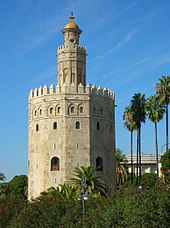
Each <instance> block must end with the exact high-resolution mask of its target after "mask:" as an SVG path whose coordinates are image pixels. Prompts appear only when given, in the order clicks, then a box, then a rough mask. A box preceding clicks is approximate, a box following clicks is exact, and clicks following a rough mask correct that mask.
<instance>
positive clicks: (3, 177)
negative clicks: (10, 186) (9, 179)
mask: <svg viewBox="0 0 170 228" xmlns="http://www.w3.org/2000/svg"><path fill="white" fill-rule="evenodd" d="M4 179H5V175H4V174H3V173H1V172H0V181H1V180H2V181H3V180H4Z"/></svg>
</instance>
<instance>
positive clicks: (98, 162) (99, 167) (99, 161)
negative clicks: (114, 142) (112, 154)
mask: <svg viewBox="0 0 170 228" xmlns="http://www.w3.org/2000/svg"><path fill="white" fill-rule="evenodd" d="M96 169H97V171H103V159H102V158H101V157H98V158H97V159H96Z"/></svg>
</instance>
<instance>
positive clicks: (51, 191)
mask: <svg viewBox="0 0 170 228" xmlns="http://www.w3.org/2000/svg"><path fill="white" fill-rule="evenodd" d="M78 193H79V188H78V187H77V186H75V185H69V184H66V183H65V184H63V185H62V184H61V185H59V186H58V187H57V188H54V187H51V188H48V189H47V191H46V192H41V194H40V196H41V197H43V196H53V195H56V196H59V197H60V198H61V199H66V200H68V199H74V200H77V196H78Z"/></svg>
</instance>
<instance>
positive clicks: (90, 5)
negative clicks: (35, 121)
mask: <svg viewBox="0 0 170 228" xmlns="http://www.w3.org/2000/svg"><path fill="white" fill-rule="evenodd" d="M169 10H170V1H169V0H121V1H120V0H62V1H60V0H50V1H49V0H16V1H13V0H6V1H3V0H1V1H0V85H1V88H0V96H1V103H0V105H1V118H0V127H1V131H0V139H1V142H0V171H1V172H3V173H4V174H5V176H6V177H7V179H6V180H7V181H9V180H10V179H11V178H12V177H14V176H15V175H20V174H27V96H28V94H29V91H30V89H32V88H35V87H38V88H39V87H40V86H44V85H45V84H46V85H48V86H49V85H51V84H56V83H57V71H56V69H57V65H56V49H57V47H58V46H59V45H62V44H63V35H62V33H61V32H60V31H61V29H62V28H63V27H64V26H65V25H66V24H67V23H68V21H69V16H70V12H71V11H73V12H74V16H75V22H76V23H77V24H78V25H79V27H80V28H81V29H82V30H83V33H82V35H81V39H80V44H81V45H83V46H85V47H86V48H87V54H88V56H87V83H91V84H96V85H97V86H99V85H101V86H102V87H108V88H110V89H111V90H113V91H114V92H115V95H116V104H117V108H116V144H117V147H118V148H120V149H122V150H123V152H124V153H129V143H130V134H129V132H128V131H127V130H125V129H124V127H123V121H122V115H123V112H124V108H125V107H126V106H128V105H129V104H130V100H131V98H132V96H133V95H134V93H136V92H140V93H144V94H145V95H146V98H147V97H149V96H150V95H153V94H154V93H155V85H156V83H157V82H158V79H159V78H160V77H161V76H162V75H169V74H170V26H169V21H170V13H169ZM158 130H159V133H158V137H159V150H161V147H162V145H163V144H164V143H165V118H164V120H162V121H161V122H160V124H159V125H158ZM153 135H154V128H153V124H152V123H150V122H149V121H148V120H147V121H146V123H145V124H144V125H143V126H142V152H143V153H154V152H155V147H154V136H153ZM134 149H135V148H134Z"/></svg>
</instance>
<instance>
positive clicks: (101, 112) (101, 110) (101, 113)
mask: <svg viewBox="0 0 170 228" xmlns="http://www.w3.org/2000/svg"><path fill="white" fill-rule="evenodd" d="M100 115H101V116H102V115H103V109H102V108H101V109H100Z"/></svg>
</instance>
